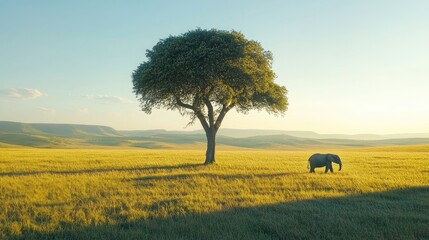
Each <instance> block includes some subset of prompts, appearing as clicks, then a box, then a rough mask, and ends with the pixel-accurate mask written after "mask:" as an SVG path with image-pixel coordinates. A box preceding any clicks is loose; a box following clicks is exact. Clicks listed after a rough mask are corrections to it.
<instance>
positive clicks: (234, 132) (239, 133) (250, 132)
mask: <svg viewBox="0 0 429 240" xmlns="http://www.w3.org/2000/svg"><path fill="white" fill-rule="evenodd" d="M118 132H119V133H121V134H123V135H125V136H133V137H137V136H153V135H159V134H183V135H189V134H204V131H203V130H194V131H167V130H164V129H156V130H136V131H132V130H131V131H118ZM218 135H219V136H226V137H232V138H247V137H256V136H273V135H289V136H292V137H299V138H310V139H349V140H383V139H394V138H395V139H396V138H429V133H405V134H386V135H377V134H319V133H316V132H311V131H285V130H265V129H231V128H220V129H219V132H218Z"/></svg>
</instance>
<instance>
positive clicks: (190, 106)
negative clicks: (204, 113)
mask: <svg viewBox="0 0 429 240" xmlns="http://www.w3.org/2000/svg"><path fill="white" fill-rule="evenodd" d="M175 98H176V102H177V105H179V106H181V107H183V108H187V109H191V110H192V111H194V112H195V111H196V110H197V109H196V108H195V107H194V106H192V105H189V104H186V103H184V102H182V100H180V98H179V97H175Z"/></svg>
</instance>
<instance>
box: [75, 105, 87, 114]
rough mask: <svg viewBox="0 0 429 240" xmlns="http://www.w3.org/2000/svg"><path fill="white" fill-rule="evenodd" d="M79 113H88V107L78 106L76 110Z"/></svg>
mask: <svg viewBox="0 0 429 240" xmlns="http://www.w3.org/2000/svg"><path fill="white" fill-rule="evenodd" d="M77 111H78V112H79V113H84V114H87V113H89V109H88V108H85V107H84V108H79V109H78V110H77Z"/></svg>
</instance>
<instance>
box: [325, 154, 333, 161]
mask: <svg viewBox="0 0 429 240" xmlns="http://www.w3.org/2000/svg"><path fill="white" fill-rule="evenodd" d="M326 159H328V161H330V162H333V161H334V156H333V155H332V154H327V155H326Z"/></svg>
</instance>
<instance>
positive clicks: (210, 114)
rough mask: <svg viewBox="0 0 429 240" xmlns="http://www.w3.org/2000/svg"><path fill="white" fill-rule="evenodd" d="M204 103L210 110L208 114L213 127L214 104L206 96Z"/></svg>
mask: <svg viewBox="0 0 429 240" xmlns="http://www.w3.org/2000/svg"><path fill="white" fill-rule="evenodd" d="M203 101H204V103H205V104H206V106H207V110H208V116H209V123H210V127H212V126H213V125H214V112H213V105H212V103H211V102H210V100H209V99H208V98H204V100H203Z"/></svg>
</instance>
